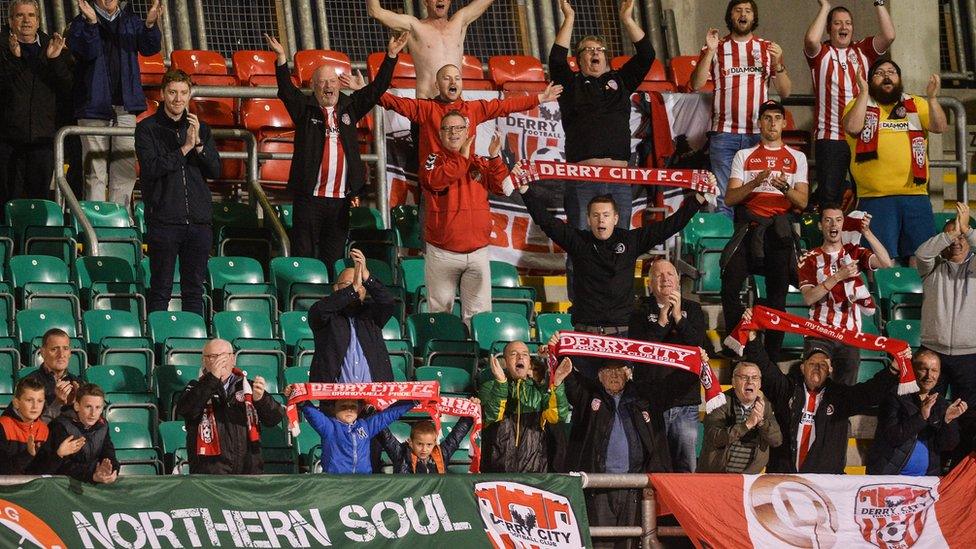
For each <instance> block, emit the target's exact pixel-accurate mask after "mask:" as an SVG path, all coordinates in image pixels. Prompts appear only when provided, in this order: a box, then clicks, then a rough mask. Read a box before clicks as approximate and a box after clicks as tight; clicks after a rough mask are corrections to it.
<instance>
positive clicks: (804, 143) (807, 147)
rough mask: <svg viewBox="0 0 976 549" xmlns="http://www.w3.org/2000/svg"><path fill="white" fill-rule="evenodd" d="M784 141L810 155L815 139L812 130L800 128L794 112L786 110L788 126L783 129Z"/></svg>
mask: <svg viewBox="0 0 976 549" xmlns="http://www.w3.org/2000/svg"><path fill="white" fill-rule="evenodd" d="M783 143H785V144H787V145H789V146H791V147H793V148H794V149H797V150H798V151H800V152H802V153H803V154H805V155H807V156H810V154H811V153H813V141H812V139H811V135H810V132H808V131H806V130H800V129H797V127H796V122H794V120H793V113H791V112H790V111H786V127H785V128H784V129H783Z"/></svg>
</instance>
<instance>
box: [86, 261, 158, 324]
mask: <svg viewBox="0 0 976 549" xmlns="http://www.w3.org/2000/svg"><path fill="white" fill-rule="evenodd" d="M74 281H75V284H76V285H77V286H78V288H79V290H80V293H81V298H82V303H83V304H84V306H85V307H87V308H90V309H114V310H125V311H131V312H133V313H135V314H137V315H139V318H140V319H145V318H146V298H145V297H144V296H143V292H142V288H141V287H140V284H139V277H138V276H137V275H136V266H135V265H133V264H130V263H128V262H127V261H125V260H124V259H120V258H118V257H102V256H98V257H94V256H85V257H79V258H78V259H77V260H75V275H74Z"/></svg>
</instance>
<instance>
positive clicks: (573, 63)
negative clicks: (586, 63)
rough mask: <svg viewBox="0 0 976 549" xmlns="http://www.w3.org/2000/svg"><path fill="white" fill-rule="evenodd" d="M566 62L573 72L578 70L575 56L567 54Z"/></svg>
mask: <svg viewBox="0 0 976 549" xmlns="http://www.w3.org/2000/svg"><path fill="white" fill-rule="evenodd" d="M566 62H568V63H569V68H571V69H573V72H579V65H578V64H576V58H575V57H573V56H569V57H567V58H566Z"/></svg>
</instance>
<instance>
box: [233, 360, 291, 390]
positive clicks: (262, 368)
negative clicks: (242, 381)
mask: <svg viewBox="0 0 976 549" xmlns="http://www.w3.org/2000/svg"><path fill="white" fill-rule="evenodd" d="M237 367H238V368H240V369H241V371H242V372H244V375H245V376H246V377H247V378H248V379H249V380H252V381H253V380H254V378H256V377H258V376H261V377H263V378H264V381H265V383H267V387H266V388H265V390H266V391H267V392H268V393H270V394H275V393H278V394H280V393H282V392H284V391H283V389H284V385H283V384H282V379H283V378H284V374H283V373H282V371H281V369H280V368H278V366H277V365H258V364H251V365H241V364H240V363H238V365H237Z"/></svg>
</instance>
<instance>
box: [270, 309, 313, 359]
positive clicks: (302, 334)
mask: <svg viewBox="0 0 976 549" xmlns="http://www.w3.org/2000/svg"><path fill="white" fill-rule="evenodd" d="M278 327H279V329H280V330H281V339H282V340H283V341H284V342H285V351H286V352H287V353H288V356H290V357H292V363H294V364H297V363H298V353H299V350H300V349H305V350H309V349H314V348H315V340H314V339H313V334H312V328H311V326H309V325H308V313H307V312H305V311H288V312H284V313H281V316H280V317H278Z"/></svg>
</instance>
